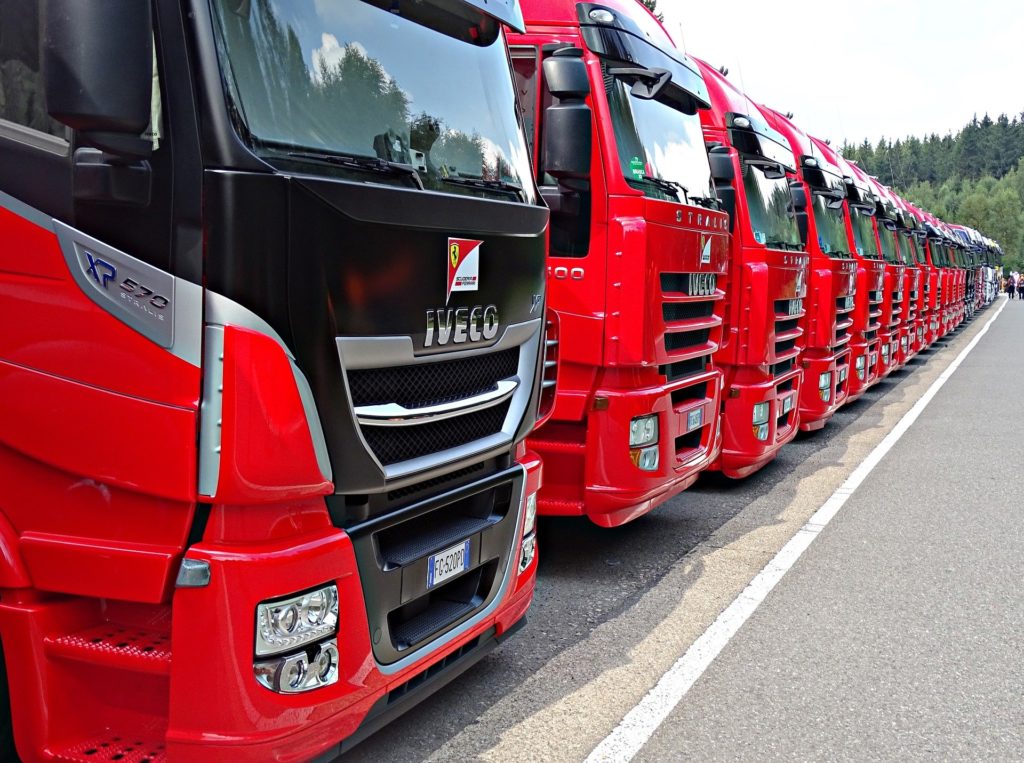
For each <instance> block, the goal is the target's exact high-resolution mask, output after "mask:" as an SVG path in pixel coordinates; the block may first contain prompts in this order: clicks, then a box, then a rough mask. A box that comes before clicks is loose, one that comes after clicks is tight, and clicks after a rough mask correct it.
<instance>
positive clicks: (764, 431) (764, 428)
mask: <svg viewBox="0 0 1024 763" xmlns="http://www.w3.org/2000/svg"><path fill="white" fill-rule="evenodd" d="M754 437H756V438H757V439H758V440H760V441H761V442H764V441H765V440H767V439H768V424H755V425H754Z"/></svg>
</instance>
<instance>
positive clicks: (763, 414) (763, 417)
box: [753, 403, 769, 439]
mask: <svg viewBox="0 0 1024 763" xmlns="http://www.w3.org/2000/svg"><path fill="white" fill-rule="evenodd" d="M768 413H769V405H768V403H755V404H754V415H753V423H754V425H759V424H767V423H768ZM760 439H764V438H760Z"/></svg>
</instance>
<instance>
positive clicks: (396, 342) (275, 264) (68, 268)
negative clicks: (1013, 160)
mask: <svg viewBox="0 0 1024 763" xmlns="http://www.w3.org/2000/svg"><path fill="white" fill-rule="evenodd" d="M0 66H2V67H3V71H4V76H5V78H6V77H8V75H10V77H11V78H13V79H12V81H15V80H16V81H15V82H14V84H15V85H16V88H15V90H12V91H11V92H19V93H22V94H24V95H25V97H17V98H13V97H12V98H7V99H6V100H3V101H0V242H2V243H3V246H0V321H2V323H3V326H4V328H3V330H2V331H0V391H2V394H0V484H2V485H3V488H2V490H0V648H2V659H0V668H2V676H0V678H2V680H0V711H3V712H5V713H9V718H2V719H0V720H2V721H3V722H2V723H0V758H2V759H5V760H6V759H14V758H15V757H20V758H21V759H22V760H26V761H45V760H64V761H92V760H126V761H137V762H139V763H141V761H146V762H147V763H156V762H157V761H162V760H188V761H194V760H196V761H198V760H209V761H221V760H233V761H242V760H254V761H262V760H309V759H314V758H316V759H321V760H328V759H331V758H333V757H335V756H337V755H339V754H341V753H344V752H345V751H347V750H348V749H350V748H351V747H353V746H354V745H356V744H358V743H359V742H360V741H361V740H363V739H365V738H366V737H367V736H369V735H370V734H372V733H373V732H374V731H376V730H377V729H379V728H381V727H382V726H383V725H385V724H386V723H388V722H390V721H391V720H393V719H394V718H396V717H397V716H399V715H400V714H402V713H403V712H404V711H406V710H407V709H408V708H410V707H412V706H413V705H415V704H416V703H418V702H420V701H422V700H423V699H425V698H426V697H428V696H430V695H431V694H433V693H434V692H436V691H438V690H439V689H441V688H442V687H443V686H445V685H446V684H447V683H448V682H450V681H451V680H453V679H454V678H456V677H457V676H459V675H461V674H462V673H464V672H466V671H467V670H471V669H472V668H473V665H474V664H475V663H476V662H478V661H479V660H480V659H481V658H483V657H484V656H485V655H487V654H488V653H489V652H491V651H492V650H493V649H495V648H496V647H497V646H498V645H499V644H501V643H502V642H503V641H505V640H506V639H508V638H510V637H512V636H514V634H515V633H516V631H517V630H518V629H519V628H520V627H522V626H523V625H524V624H525V615H526V613H527V610H528V609H529V606H530V603H531V600H532V597H533V592H534V588H535V585H536V580H537V564H538V545H537V522H538V516H565V517H579V518H581V519H580V521H589V522H593V523H595V524H597V525H600V526H602V527H608V528H611V527H615V526H619V525H623V524H625V523H628V522H630V521H632V520H635V519H637V518H638V517H640V516H642V515H644V514H646V513H648V512H651V511H656V510H657V508H658V506H659V505H661V504H663V503H664V502H666V501H667V500H669V499H671V498H672V497H673V496H675V495H677V494H679V493H680V492H681V491H684V490H686V489H687V488H688V487H690V486H691V485H692V484H693V483H694V482H695V480H696V479H697V478H698V476H699V475H700V474H701V473H703V472H705V471H717V472H721V473H722V474H723V475H725V476H726V477H728V478H733V479H742V478H744V477H747V476H749V475H750V474H753V473H754V472H756V471H757V470H759V469H761V468H763V467H764V466H766V465H767V464H769V463H770V462H771V461H772V460H773V459H774V458H775V457H776V455H777V454H778V453H779V451H780V449H781V448H783V447H784V446H785V445H786V444H787V443H789V442H790V441H792V440H793V439H794V437H796V436H797V433H798V432H800V431H805V432H806V431H813V430H817V429H821V428H823V427H825V426H827V425H828V422H829V420H830V418H832V417H833V416H834V415H835V413H836V411H837V410H838V409H839V408H840V407H841V406H843V405H845V404H848V403H850V402H852V401H854V400H857V399H858V398H861V397H862V396H863V395H864V394H865V392H866V391H867V390H869V389H870V388H871V387H872V386H873V385H875V384H877V383H878V381H879V380H881V379H883V378H885V377H886V376H888V375H890V374H892V373H893V372H894V371H896V370H898V369H900V368H903V367H905V366H906V365H907V363H908V361H910V360H911V359H912V358H913V357H915V356H916V355H918V354H920V353H922V352H923V351H925V350H926V349H927V348H929V347H930V346H932V345H933V344H934V343H935V342H936V341H938V340H939V339H941V338H942V337H945V336H947V335H949V334H950V333H951V332H953V331H955V330H956V329H957V328H958V327H959V326H961V325H962V324H963V323H964V322H965V321H967V320H969V319H970V318H971V317H973V316H974V315H975V314H976V313H977V311H979V310H980V309H982V308H984V307H985V306H986V305H987V304H989V303H990V302H991V301H992V300H993V299H994V298H995V296H996V294H997V289H996V288H995V284H996V282H997V276H996V270H995V268H996V266H997V265H998V262H999V260H1000V257H1001V254H1002V252H1001V250H1000V248H999V245H998V244H997V243H996V242H995V241H993V240H992V239H990V238H987V237H986V236H984V235H983V234H982V233H981V232H979V231H976V230H974V229H972V228H969V227H966V226H963V225H951V224H948V223H946V222H944V221H942V220H939V219H938V218H936V217H935V216H934V215H931V214H930V213H928V212H927V211H925V210H922V209H919V208H917V207H916V206H914V205H913V204H912V203H910V202H909V201H907V200H905V199H903V198H901V197H900V196H899V195H898V194H897V193H896V192H895V191H894V190H893V189H891V188H888V187H886V186H884V185H883V184H882V183H881V182H880V181H879V180H878V179H877V178H873V177H870V176H869V175H868V174H866V173H865V172H864V171H863V170H862V169H861V168H860V167H858V166H857V165H856V164H854V163H852V162H849V161H846V160H845V159H844V158H843V157H842V156H840V155H839V154H838V153H837V152H836V151H835V150H834V149H832V147H831V145H830V143H829V141H827V140H821V139H818V138H817V137H813V136H811V135H809V134H808V133H807V132H805V131H804V130H803V129H801V127H800V126H799V125H798V124H797V123H796V122H794V118H793V116H792V115H791V114H785V113H782V112H780V111H777V110H774V109H772V108H770V107H768V106H763V105H760V104H759V103H757V102H755V101H754V100H752V99H751V98H750V97H748V96H747V95H746V94H745V93H743V92H742V91H741V90H740V89H738V88H737V87H736V85H735V83H734V82H732V81H731V80H730V79H729V78H728V76H727V73H726V72H724V71H720V70H717V69H715V68H713V67H712V66H710V65H709V64H707V63H705V62H704V61H701V60H699V59H696V58H693V57H691V56H688V55H687V54H686V53H684V52H683V51H682V50H681V49H680V48H679V47H677V45H676V44H675V43H674V42H673V40H672V38H671V37H670V36H669V34H668V33H667V32H666V31H665V29H664V28H663V27H662V26H661V25H660V24H659V23H658V21H657V19H656V18H655V17H654V16H653V15H652V14H651V13H650V12H649V11H648V10H647V9H646V8H645V7H644V6H643V5H642V4H640V3H639V2H636V1H635V0H605V2H601V3H590V2H576V0H499V1H497V2H495V0H444V2H441V0H418V1H417V2H391V1H390V0H389V1H388V2H385V1H384V0H335V1H334V2H332V3H321V2H315V1H314V0H299V1H296V2H289V1H286V0H265V1H263V2H258V3H249V2H240V1H239V0H151V2H129V1H127V0H117V1H116V2H115V1H114V0H47V2H45V3H38V2H35V0H10V1H9V2H5V3H3V4H2V5H0ZM6 82H7V79H5V83H6ZM584 518H585V519H584ZM551 542H553V543H557V542H558V539H556V538H552V541H551Z"/></svg>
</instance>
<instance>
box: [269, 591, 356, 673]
mask: <svg viewBox="0 0 1024 763" xmlns="http://www.w3.org/2000/svg"><path fill="white" fill-rule="evenodd" d="M337 629H338V587H337V586H336V585H334V584H333V583H332V584H331V585H327V586H323V587H321V588H316V589H314V590H312V591H308V592H306V593H303V594H298V595H296V596H290V597H288V598H287V599H278V600H276V601H267V602H261V603H260V604H258V605H257V606H256V655H257V656H258V657H264V656H267V655H272V654H280V653H281V652H287V651H291V650H293V649H296V648H298V647H301V646H305V645H306V644H311V643H313V642H314V641H320V640H321V639H324V638H327V637H328V636H332V635H334V633H335V632H336V631H337Z"/></svg>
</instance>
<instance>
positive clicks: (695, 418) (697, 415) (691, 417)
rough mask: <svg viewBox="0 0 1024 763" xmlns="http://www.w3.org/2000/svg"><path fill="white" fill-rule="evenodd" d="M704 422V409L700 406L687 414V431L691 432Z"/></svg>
mask: <svg viewBox="0 0 1024 763" xmlns="http://www.w3.org/2000/svg"><path fill="white" fill-rule="evenodd" d="M703 423H704V409H703V408H698V409H697V410H695V411H690V412H689V413H688V414H686V431H687V432H691V431H693V430H694V429H696V428H697V427H699V426H700V425H701V424H703Z"/></svg>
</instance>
